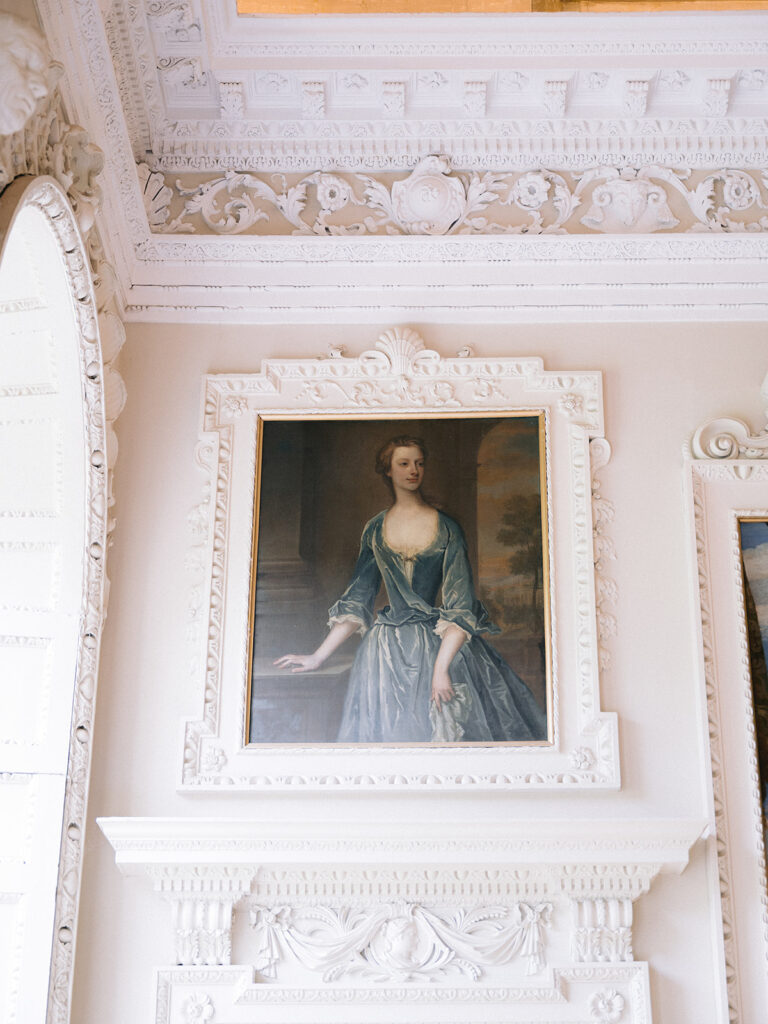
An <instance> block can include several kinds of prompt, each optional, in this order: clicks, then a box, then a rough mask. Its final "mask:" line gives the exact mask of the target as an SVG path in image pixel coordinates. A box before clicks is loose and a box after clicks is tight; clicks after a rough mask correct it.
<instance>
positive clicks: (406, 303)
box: [38, 0, 768, 322]
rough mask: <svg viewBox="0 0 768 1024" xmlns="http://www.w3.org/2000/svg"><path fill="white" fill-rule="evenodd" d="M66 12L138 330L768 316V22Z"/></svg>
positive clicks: (65, 47)
mask: <svg viewBox="0 0 768 1024" xmlns="http://www.w3.org/2000/svg"><path fill="white" fill-rule="evenodd" d="M38 6H39V8H40V14H41V18H42V21H43V23H44V26H45V30H46V33H47V35H48V37H49V41H50V44H51V47H52V49H53V52H54V55H55V56H56V57H57V58H58V59H59V60H61V61H62V63H64V65H65V68H66V75H65V77H64V80H63V85H62V91H63V93H64V95H65V98H66V100H67V102H68V104H69V106H70V108H71V110H72V113H73V116H74V117H75V118H76V119H77V120H78V121H79V122H80V123H82V124H83V125H85V126H87V127H88V129H89V131H90V133H91V135H92V137H93V138H94V139H95V140H96V141H97V142H98V144H99V145H100V146H102V148H103V149H104V151H105V154H106V158H107V160H106V167H105V172H104V173H105V180H106V181H107V182H108V186H107V188H106V189H105V193H106V195H107V199H106V200H105V221H106V228H105V230H106V231H107V232H109V233H110V235H111V237H109V239H108V242H109V245H110V249H111V255H112V257H113V260H114V262H115V264H116V266H117V268H118V271H119V274H120V279H121V283H122V285H123V291H124V293H125V304H126V314H127V316H128V317H133V318H136V319H158V318H160V319H181V320H184V319H197V320H199V319H201V318H203V319H210V320H212V321H215V320H235V321H238V322H251V321H252V320H254V319H256V320H268V321H269V320H274V319H280V320H286V319H288V320H291V319H296V320H298V321H307V320H309V321H319V320H324V319H328V318H331V319H333V320H334V321H338V320H339V319H345V318H347V319H354V320H355V321H361V320H365V321H372V320H373V321H378V320H379V319H380V318H381V317H382V316H384V318H385V319H387V320H391V319H392V317H393V316H394V317H398V316H401V317H407V318H409V319H412V318H414V317H417V318H419V319H427V320H428V319H445V320H457V319H459V320H460V319H463V318H465V317H466V318H468V319H476V318H477V316H478V315H481V316H483V317H484V318H486V319H491V320H493V319H502V320H503V319H508V318H509V316H510V315H518V314H519V315H520V317H521V318H523V319H552V318H553V317H554V318H556V319H557V318H563V317H566V318H568V319H573V318H587V319H594V318H600V317H602V316H604V315H608V316H610V317H611V318H617V317H618V318H622V317H627V316H629V317H630V318H636V317H637V316H638V315H641V316H642V315H647V316H648V317H649V318H652V317H656V318H658V316H659V315H663V316H668V317H672V318H675V319H677V318H683V319H685V318H689V319H690V318H696V317H701V316H706V317H707V318H712V316H714V317H715V318H717V317H718V316H722V315H728V317H729V318H731V319H732V318H734V317H736V318H739V317H741V316H745V317H747V318H754V317H756V316H761V317H762V316H763V315H765V314H766V313H767V312H768V285H767V284H766V274H765V266H766V263H768V232H766V223H767V222H766V205H767V204H768V188H767V187H766V180H765V174H764V170H765V169H766V168H768V20H767V19H765V18H764V17H761V16H760V15H751V14H745V15H728V16H709V17H705V16H685V17H684V16H677V15H666V16H654V15H645V16H644V17H643V18H642V20H638V19H636V18H625V17H623V16H620V15H617V16H612V17H611V16H605V17H603V16H593V17H590V18H579V19H576V20H575V21H574V19H573V18H570V17H567V16H558V15H552V16H525V15H516V16H512V15H510V16H493V15H486V16H472V15H466V16H463V17H462V18H451V17H437V16H435V17H432V18H430V19H428V28H429V31H427V32H425V31H424V29H425V24H426V23H425V21H424V19H422V18H419V17H418V16H412V17H410V18H403V17H397V16H391V17H384V16H382V17H376V16H366V17H365V18H364V19H356V18H345V19H340V18H323V17H315V18H311V19H310V18H301V17H295V18H283V19H279V18H269V17H265V18H242V17H241V18H238V17H237V16H236V13H235V6H234V4H233V3H230V2H228V0H210V2H209V0H206V3H204V4H203V3H201V2H200V0H111V2H110V0H79V2H78V3H77V4H72V5H62V4H60V3H58V2H55V0H38ZM582 26H583V27H582ZM764 232H765V234H764ZM296 235H304V236H307V237H306V238H304V239H303V240H302V239H298V238H295V237H293V236H296ZM390 235H395V236H396V235H431V236H435V235H437V236H445V235H455V236H457V237H455V238H450V239H448V238H443V237H441V238H439V239H438V238H432V239H428V238H423V237H422V238H401V239H399V240H398V239H396V238H390V237H386V236H390ZM467 235H472V236H474V238H473V239H470V238H467V237H466V236H467ZM479 235H484V236H489V235H490V236H496V237H495V238H493V237H485V238H479V237H477V236H479ZM552 235H557V236H563V235H572V236H578V237H573V238H570V239H566V238H563V237H559V238H555V237H546V236H552ZM606 235H611V236H618V237H614V238H613V239H611V240H610V241H609V239H607V238H606ZM628 235H633V236H639V235H645V236H646V241H645V242H643V245H639V244H638V243H640V241H641V239H640V238H637V240H636V242H635V241H634V240H633V241H632V242H631V244H628V243H627V241H626V236H628ZM222 236H238V237H222ZM318 236H321V237H318ZM336 236H344V237H336ZM358 236H368V237H358ZM370 236H374V237H370ZM511 236H518V237H517V238H513V237H511ZM534 236H535V237H534ZM648 236H650V237H648ZM601 239H602V240H603V243H604V244H598V243H600V242H601ZM449 241H450V243H451V245H450V248H446V246H447V244H448V242H449ZM545 242H546V245H545ZM673 250H674V255H673ZM668 259H675V260H676V267H675V272H674V275H672V277H670V275H669V273H667V271H666V270H664V269H663V268H662V263H661V261H664V260H668ZM297 262H298V263H300V264H301V265H302V282H301V283H302V287H301V289H296V288H295V287H294V285H295V282H296V264H297ZM371 262H380V263H381V264H382V265H387V266H388V267H389V269H388V270H387V273H386V276H387V279H388V281H389V285H388V287H389V289H390V290H389V292H388V295H387V297H386V301H385V298H384V297H383V296H382V294H381V293H380V290H379V292H376V289H374V288H373V287H370V288H368V286H367V282H368V280H369V275H368V274H367V273H365V272H363V271H362V270H361V267H362V266H363V265H364V264H370V263H371ZM413 263H419V264H421V265H422V266H425V268H426V267H435V268H437V267H438V266H439V267H443V268H444V267H445V265H446V263H447V264H456V263H458V264H460V265H461V266H462V268H463V269H462V270H461V273H460V282H461V285H462V287H463V288H466V289H467V292H466V294H464V293H463V292H461V291H460V290H458V289H457V288H456V283H455V282H453V281H449V280H448V278H449V277H450V274H448V273H447V272H446V271H445V270H443V271H441V272H440V274H437V272H436V271H435V272H434V273H432V272H431V271H430V272H429V273H426V274H424V275H420V279H419V281H418V282H415V281H414V278H413V274H412V272H409V271H408V266H409V265H412V264H413ZM492 263H493V264H494V265H499V266H503V271H504V272H503V274H502V275H501V277H499V278H498V280H497V278H496V276H495V274H494V272H493V271H492V269H491V264H492ZM566 265H568V266H569V269H568V270H567V271H566V270H565V268H566ZM598 268H599V269H598ZM660 268H661V269H660ZM737 281H738V282H739V283H738V286H737V285H736V284H735V282H737ZM195 282H205V285H204V286H203V285H202V284H198V283H195ZM254 282H257V283H254ZM577 286H578V287H577ZM715 304H717V308H715V309H713V308H712V307H713V305H715ZM660 310H663V311H665V312H662V313H660V312H659V311H660Z"/></svg>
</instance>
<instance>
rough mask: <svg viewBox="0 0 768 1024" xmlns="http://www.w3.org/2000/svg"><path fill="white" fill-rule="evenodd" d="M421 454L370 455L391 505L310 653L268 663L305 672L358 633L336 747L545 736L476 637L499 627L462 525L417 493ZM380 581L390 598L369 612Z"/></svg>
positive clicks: (507, 672) (369, 529)
mask: <svg viewBox="0 0 768 1024" xmlns="http://www.w3.org/2000/svg"><path fill="white" fill-rule="evenodd" d="M425 461H426V448H425V446H424V442H423V441H422V440H421V439H420V438H417V437H410V436H401V437H395V438H392V440H390V441H388V442H387V444H385V445H384V447H383V448H382V449H381V450H380V451H379V453H378V455H377V458H376V470H377V472H378V473H380V474H381V476H383V478H384V480H385V482H386V483H387V485H388V487H389V489H390V491H391V493H392V497H393V502H392V504H391V506H390V507H389V508H388V509H385V510H384V511H383V512H379V514H378V515H376V516H374V517H373V519H371V520H370V521H369V522H368V523H367V524H366V526H365V528H364V530H363V535H362V538H361V541H360V554H359V556H358V559H357V565H356V566H355V571H354V573H353V575H352V580H351V582H350V584H349V586H348V587H347V589H346V590H345V591H344V593H343V594H342V596H341V597H340V599H339V600H338V601H337V602H336V603H335V604H334V605H333V607H332V608H331V609H330V613H329V626H330V632H329V633H328V635H327V636H326V638H325V640H324V641H323V642H322V643H321V644H320V646H319V647H318V648H317V650H316V651H314V653H312V654H286V655H284V656H283V657H281V658H278V659H277V660H276V661H275V664H276V665H278V666H280V667H282V668H289V667H290V668H292V670H293V671H294V672H309V671H312V670H314V669H317V668H319V667H320V665H322V664H323V663H324V662H325V661H326V659H327V658H328V657H329V656H330V655H331V654H332V653H333V652H334V651H335V650H336V649H337V648H338V647H340V646H341V644H343V643H344V641H345V640H346V639H347V638H348V637H350V636H351V635H352V634H353V633H354V632H357V631H359V632H360V633H362V634H363V640H362V642H361V644H360V646H359V648H358V650H357V654H356V656H355V660H354V663H353V665H352V670H351V673H350V678H349V688H348V690H347V697H346V700H345V703H344V712H343V715H342V720H341V726H340V728H339V735H338V742H340V743H424V742H434V741H438V742H440V741H442V742H459V741H463V742H500V741H502V742H503V741H515V740H516V741H521V740H529V741H530V740H543V739H546V737H547V720H546V715H545V713H544V712H543V711H542V710H541V708H540V707H539V705H538V704H537V702H536V700H535V698H534V697H533V694H532V693H531V691H530V690H529V689H528V687H527V686H526V685H525V683H524V682H523V680H522V679H521V678H520V677H519V676H518V675H517V674H516V673H515V672H514V671H513V670H512V669H511V668H510V667H509V665H508V664H507V663H506V661H504V659H503V658H502V657H501V655H500V654H499V653H498V652H497V651H496V650H495V649H494V648H493V647H492V646H491V645H490V644H488V643H486V641H485V640H484V639H483V636H484V635H491V634H494V633H498V632H500V631H499V629H498V628H497V627H496V626H494V625H493V623H492V622H491V621H490V620H489V618H488V613H487V612H486V610H485V608H484V607H483V605H482V604H481V603H480V602H479V601H478V600H477V599H476V597H475V592H474V587H473V584H472V570H471V567H470V564H469V558H468V555H467V547H466V541H465V540H464V534H463V532H462V530H461V527H460V526H459V525H458V523H456V522H455V521H454V520H453V519H451V518H450V517H449V516H447V515H444V514H443V513H442V512H440V511H438V510H437V509H436V508H434V507H433V506H432V505H430V504H429V502H427V501H426V500H425V498H424V496H423V495H422V493H421V485H422V482H423V480H424V466H425ZM382 580H383V582H384V586H385V589H386V592H387V597H388V599H389V604H388V605H387V606H386V607H385V608H382V609H381V611H379V613H378V615H376V616H375V618H374V612H373V608H374V602H375V600H376V596H377V594H378V592H379V588H380V585H381V582H382ZM440 595H442V600H440V603H439V605H438V604H437V602H438V598H439V597H440Z"/></svg>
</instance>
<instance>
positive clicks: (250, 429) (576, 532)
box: [181, 329, 619, 790]
mask: <svg viewBox="0 0 768 1024" xmlns="http://www.w3.org/2000/svg"><path fill="white" fill-rule="evenodd" d="M462 410H466V411H469V410H471V411H472V412H473V413H478V412H480V413H483V412H487V413H488V414H489V415H493V414H495V413H500V412H509V411H510V410H522V411H531V412H537V413H543V414H544V416H545V422H546V437H547V444H546V448H547V450H546V472H547V484H548V486H547V492H548V496H549V508H548V520H549V539H550V579H551V587H550V592H551V608H550V615H551V638H552V675H553V678H552V701H551V709H552V716H553V723H552V725H553V729H552V733H553V742H552V744H551V745H547V746H544V747H541V746H539V747H535V746H519V747H513V748H510V747H507V746H503V747H502V746H499V745H495V746H494V745H490V746H488V747H472V748H468V747H461V746H447V747H436V746H435V747H429V746H426V747H422V746H420V747H410V748H397V749H394V748H392V747H391V746H388V745H383V744H382V745H379V746H374V745H371V746H369V747H365V748H360V747H356V748H350V747H341V746H330V747H329V746H322V747H320V746H314V747H312V746H309V745H307V746H300V745H296V744H291V745H285V746H258V745H251V746H248V745H246V744H245V742H244V739H245V722H246V703H247V693H248V675H249V601H250V594H251V579H250V573H251V554H250V553H251V544H252V536H253V528H254V522H253V516H254V487H255V470H256V459H257V422H258V417H259V415H267V414H270V415H295V416H312V415H334V414H339V413H344V414H345V415H347V416H350V415H359V416H360V417H361V418H364V417H365V416H366V414H368V415H370V414H372V413H375V414H376V415H379V416H381V415H391V416H393V417H396V418H407V417H412V416H414V415H417V416H418V415H422V416H423V415H427V416H429V415H440V414H446V413H447V414H453V415H455V414H456V413H460V412H461V411H462ZM609 455H610V448H609V446H608V443H607V442H606V441H605V439H604V438H603V409H602V379H601V376H600V374H599V373H596V372H582V371H579V372H573V373H570V372H553V371H547V370H545V369H544V367H543V364H542V361H541V360H540V359H537V358H509V357H502V358H496V357H494V358H487V359H486V358H481V357H476V356H474V354H473V353H472V351H471V349H469V348H466V349H463V350H462V352H461V353H460V354H459V355H458V356H456V357H454V358H443V357H442V356H441V355H440V354H439V353H438V352H436V351H433V350H430V349H425V348H424V345H423V342H422V340H421V338H420V337H419V336H418V335H417V334H416V333H415V332H414V331H412V330H410V329H393V330H390V331H387V332H385V333H384V334H383V335H382V336H381V337H380V338H379V340H378V341H377V342H376V346H375V348H374V349H371V350H369V351H366V352H363V353H362V354H361V355H360V356H359V357H357V358H348V357H346V356H345V355H344V354H343V351H342V350H340V349H332V350H331V351H329V353H328V355H327V357H325V358H321V359H274V360H267V361H265V363H264V364H263V367H262V371H261V372H260V373H257V374H216V375H210V376H208V377H206V378H205V381H204V394H203V430H202V435H201V440H200V443H199V445H198V449H197V459H198V462H199V464H200V465H201V467H202V468H203V469H204V470H205V472H206V474H207V477H208V480H207V483H206V486H205V491H204V496H203V501H202V502H201V503H200V505H199V506H197V507H196V508H195V509H194V510H193V512H192V514H191V517H190V526H191V529H192V532H193V549H192V552H191V554H190V559H189V564H190V567H191V569H192V572H193V573H194V574H195V582H194V586H193V590H192V599H191V605H190V617H191V620H192V629H191V638H192V642H193V644H194V647H195V651H194V658H193V668H194V671H195V672H196V673H197V674H198V675H199V676H200V677H202V679H204V682H203V685H202V708H201V714H200V716H199V718H197V719H196V720H193V721H188V722H186V723H185V725H184V755H183V776H182V783H181V786H182V789H184V790H200V789H209V788H216V789H221V788H222V787H224V788H237V789H252V788H257V789H259V788H269V789H294V790H297V789H298V790H307V789H315V788H323V789H329V788H330V789H336V790H341V789H359V788H371V789H373V788H378V787H384V788H392V787H396V788H398V789H403V788H414V789H422V790H423V789H430V790H440V789H455V788H461V789H465V788H470V789H471V788H475V789H482V788H493V789H499V788H536V789H541V788H560V787H562V786H566V787H576V788H578V787H587V788H590V787H602V788H617V787H618V786H619V759H618V746H617V722H616V716H615V714H612V713H607V712H603V711H602V709H601V707H600V693H599V666H600V662H601V655H602V660H603V661H604V660H605V652H604V651H602V650H601V647H600V643H599V639H598V637H599V636H600V637H601V638H604V637H606V636H607V635H609V634H610V633H611V632H612V629H613V618H612V616H611V615H610V614H609V612H608V609H607V605H608V604H609V603H610V600H611V594H612V593H613V590H614V588H613V584H612V581H610V580H602V581H600V580H598V582H599V583H600V584H601V585H600V601H599V602H598V601H596V577H595V564H596V555H597V564H598V568H602V566H603V564H604V563H605V561H606V560H607V559H608V558H609V557H610V555H611V545H610V541H609V539H608V538H607V537H606V536H605V534H604V532H603V527H604V525H605V522H606V521H608V520H610V517H611V515H612V509H611V507H610V504H609V503H608V502H606V501H605V499H603V498H602V497H601V496H600V495H599V491H598V489H597V486H596V482H595V479H594V474H595V473H596V472H597V470H599V469H600V468H601V467H602V466H603V465H604V464H605V463H606V462H607V460H608V458H609ZM593 530H594V531H595V532H594V535H593ZM598 603H599V606H600V611H601V615H600V616H599V620H600V622H599V629H598ZM202 679H201V682H202Z"/></svg>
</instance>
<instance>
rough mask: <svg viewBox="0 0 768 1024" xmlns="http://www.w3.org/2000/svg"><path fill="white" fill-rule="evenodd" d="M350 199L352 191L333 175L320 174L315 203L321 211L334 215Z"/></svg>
mask: <svg viewBox="0 0 768 1024" xmlns="http://www.w3.org/2000/svg"><path fill="white" fill-rule="evenodd" d="M351 198H352V189H351V188H350V187H349V185H347V183H346V182H345V181H342V180H341V178H337V177H336V175H335V174H320V175H318V178H317V201H318V202H319V203H320V206H321V207H322V209H323V210H325V211H326V212H328V213H335V212H336V210H340V209H341V208H342V207H343V206H346V205H347V203H348V202H349V200H350V199H351Z"/></svg>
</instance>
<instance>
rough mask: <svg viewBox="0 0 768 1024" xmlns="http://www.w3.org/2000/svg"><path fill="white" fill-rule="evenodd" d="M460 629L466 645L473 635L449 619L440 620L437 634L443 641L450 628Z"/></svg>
mask: <svg viewBox="0 0 768 1024" xmlns="http://www.w3.org/2000/svg"><path fill="white" fill-rule="evenodd" d="M451 627H453V628H454V629H460V630H461V632H462V633H463V634H464V643H466V642H467V640H469V639H470V638H471V637H472V634H471V633H468V632H467V631H466V629H462V628H461V626H460V625H459V624H458V622H451V621H450V620H449V619H438V620H437V623H436V624H435V632H436V633H437V635H438V636H439V637H440V638H441V639H442V637H444V636H445V634H446V632H447V631H448V629H449V628H451Z"/></svg>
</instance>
